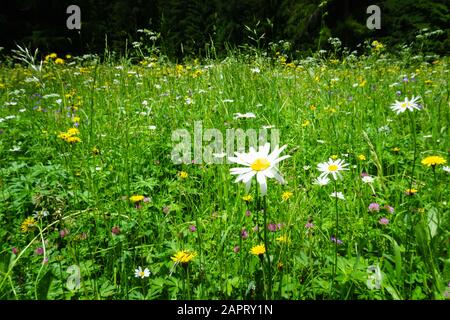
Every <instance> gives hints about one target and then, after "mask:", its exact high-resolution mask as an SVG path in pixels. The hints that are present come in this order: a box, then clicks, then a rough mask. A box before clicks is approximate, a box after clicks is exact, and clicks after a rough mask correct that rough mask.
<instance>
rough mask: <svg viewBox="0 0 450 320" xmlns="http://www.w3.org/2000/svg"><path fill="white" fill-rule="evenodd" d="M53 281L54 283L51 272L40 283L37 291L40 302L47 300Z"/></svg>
mask: <svg viewBox="0 0 450 320" xmlns="http://www.w3.org/2000/svg"><path fill="white" fill-rule="evenodd" d="M52 281H53V274H52V272H51V271H50V270H49V271H47V273H46V274H45V275H44V276H43V277H42V279H41V280H40V281H39V284H38V290H37V294H38V299H39V300H47V295H48V290H49V289H50V285H51V284H52Z"/></svg>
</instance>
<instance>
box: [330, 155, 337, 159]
mask: <svg viewBox="0 0 450 320" xmlns="http://www.w3.org/2000/svg"><path fill="white" fill-rule="evenodd" d="M330 158H331V159H333V160H336V159H337V158H338V155H337V154H333V155H332V156H330Z"/></svg>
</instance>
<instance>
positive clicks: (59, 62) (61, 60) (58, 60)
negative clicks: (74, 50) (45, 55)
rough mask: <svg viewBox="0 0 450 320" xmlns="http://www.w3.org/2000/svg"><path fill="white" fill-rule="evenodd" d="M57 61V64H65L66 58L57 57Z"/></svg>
mask: <svg viewBox="0 0 450 320" xmlns="http://www.w3.org/2000/svg"><path fill="white" fill-rule="evenodd" d="M55 63H56V64H64V59H61V58H56V59H55Z"/></svg>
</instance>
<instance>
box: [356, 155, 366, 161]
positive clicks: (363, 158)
mask: <svg viewBox="0 0 450 320" xmlns="http://www.w3.org/2000/svg"><path fill="white" fill-rule="evenodd" d="M358 159H359V160H361V161H364V160H366V156H365V155H363V154H360V155H359V156H358Z"/></svg>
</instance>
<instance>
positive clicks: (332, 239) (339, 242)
mask: <svg viewBox="0 0 450 320" xmlns="http://www.w3.org/2000/svg"><path fill="white" fill-rule="evenodd" d="M330 240H331V241H332V242H335V243H337V244H342V243H343V242H342V240H340V239H337V240H336V237H335V236H332V237H331V239H330Z"/></svg>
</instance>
